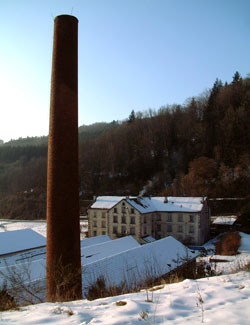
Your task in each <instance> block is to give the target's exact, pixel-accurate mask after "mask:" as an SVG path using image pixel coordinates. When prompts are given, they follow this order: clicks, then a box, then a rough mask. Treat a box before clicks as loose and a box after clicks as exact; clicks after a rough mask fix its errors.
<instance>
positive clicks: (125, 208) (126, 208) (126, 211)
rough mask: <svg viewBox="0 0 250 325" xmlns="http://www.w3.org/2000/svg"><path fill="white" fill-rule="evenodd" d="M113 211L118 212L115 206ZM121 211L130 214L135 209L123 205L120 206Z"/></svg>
mask: <svg viewBox="0 0 250 325" xmlns="http://www.w3.org/2000/svg"><path fill="white" fill-rule="evenodd" d="M114 213H118V209H117V208H114ZM121 213H125V214H126V213H130V214H134V213H135V209H134V208H130V209H129V208H128V207H125V206H122V208H121Z"/></svg>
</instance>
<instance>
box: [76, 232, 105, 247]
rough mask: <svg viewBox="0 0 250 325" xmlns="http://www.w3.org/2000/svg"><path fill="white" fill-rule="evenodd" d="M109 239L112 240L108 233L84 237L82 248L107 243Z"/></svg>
mask: <svg viewBox="0 0 250 325" xmlns="http://www.w3.org/2000/svg"><path fill="white" fill-rule="evenodd" d="M107 241H111V239H110V238H109V236H108V235H101V236H96V237H89V238H84V239H83V240H81V248H83V247H87V246H92V245H97V244H101V243H105V242H107Z"/></svg>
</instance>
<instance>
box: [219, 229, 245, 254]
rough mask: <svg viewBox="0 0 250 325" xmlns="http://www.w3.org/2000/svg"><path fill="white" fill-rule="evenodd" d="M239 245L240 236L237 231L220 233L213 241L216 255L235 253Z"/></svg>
mask: <svg viewBox="0 0 250 325" xmlns="http://www.w3.org/2000/svg"><path fill="white" fill-rule="evenodd" d="M240 245H241V237H240V235H239V233H238V232H231V233H225V234H222V235H221V237H220V238H219V240H218V241H217V242H216V243H215V254H216V255H229V256H231V255H236V254H237V253H238V249H239V247H240Z"/></svg>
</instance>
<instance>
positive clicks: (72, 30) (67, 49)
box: [46, 15, 82, 302]
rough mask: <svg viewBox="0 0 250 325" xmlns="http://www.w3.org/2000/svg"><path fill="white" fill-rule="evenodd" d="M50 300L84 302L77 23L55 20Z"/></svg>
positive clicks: (49, 182)
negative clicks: (80, 210)
mask: <svg viewBox="0 0 250 325" xmlns="http://www.w3.org/2000/svg"><path fill="white" fill-rule="evenodd" d="M46 291H47V301H51V302H53V301H69V300H76V299H81V298H82V282H81V252H80V221H79V173H78V20H77V18H75V17H73V16H69V15H61V16H57V17H56V18H55V21H54V39H53V57H52V77H51V97H50V126H49V144H48V169H47V278H46Z"/></svg>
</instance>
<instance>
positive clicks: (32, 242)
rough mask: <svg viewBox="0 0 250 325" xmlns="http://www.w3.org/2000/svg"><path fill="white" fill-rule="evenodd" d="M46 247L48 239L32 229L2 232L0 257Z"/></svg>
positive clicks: (0, 236)
mask: <svg viewBox="0 0 250 325" xmlns="http://www.w3.org/2000/svg"><path fill="white" fill-rule="evenodd" d="M45 245H46V238H45V237H43V236H42V235H40V234H38V233H37V232H35V231H34V230H32V229H22V230H15V231H7V232H0V255H6V254H11V253H16V252H20V251H25V250H29V249H33V248H37V247H42V246H45Z"/></svg>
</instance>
